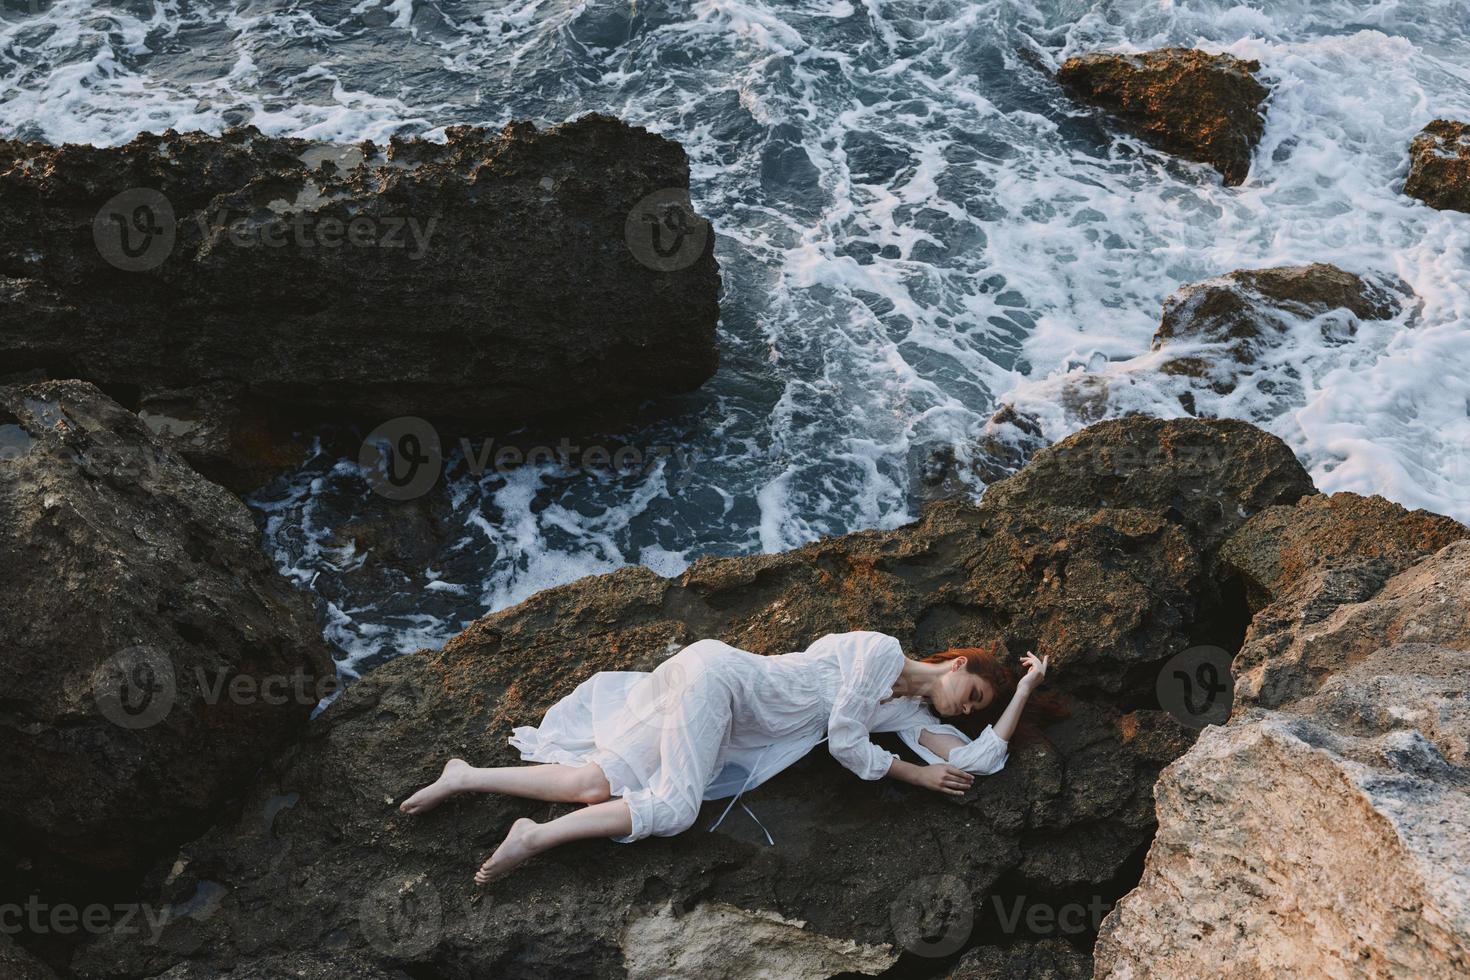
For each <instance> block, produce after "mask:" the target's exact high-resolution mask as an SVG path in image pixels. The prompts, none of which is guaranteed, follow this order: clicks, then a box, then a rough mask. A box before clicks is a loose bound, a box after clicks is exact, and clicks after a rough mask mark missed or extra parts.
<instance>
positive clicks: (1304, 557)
mask: <svg viewBox="0 0 1470 980" xmlns="http://www.w3.org/2000/svg"><path fill="white" fill-rule="evenodd" d="M1466 537H1470V529H1467V528H1466V527H1465V526H1464V525H1462V524H1460V523H1459V522H1458V521H1455V520H1452V519H1451V518H1448V517H1442V516H1440V515H1438V514H1430V513H1427V512H1425V511H1422V510H1416V511H1408V510H1405V509H1404V508H1403V507H1401V506H1399V505H1398V504H1395V503H1390V502H1389V501H1387V500H1384V499H1383V498H1382V497H1360V496H1358V495H1357V494H1353V493H1338V494H1333V495H1332V496H1330V497H1327V496H1316V497H1310V498H1307V499H1306V500H1303V501H1302V502H1301V503H1300V504H1298V505H1297V506H1295V507H1272V508H1270V509H1268V510H1265V511H1263V512H1261V513H1260V514H1257V515H1256V516H1255V517H1253V518H1252V519H1251V520H1250V521H1248V522H1247V523H1246V524H1245V525H1244V526H1242V527H1241V528H1240V530H1238V531H1237V532H1236V533H1235V534H1234V535H1232V536H1231V538H1230V540H1228V541H1227V542H1226V543H1225V545H1224V546H1223V547H1222V548H1221V552H1220V553H1221V562H1222V564H1223V565H1224V566H1225V568H1226V569H1228V570H1229V571H1231V572H1233V573H1235V574H1237V575H1239V576H1240V578H1241V579H1243V580H1244V582H1245V584H1246V592H1247V595H1248V596H1249V597H1250V598H1251V601H1252V605H1253V606H1254V607H1255V608H1256V609H1257V610H1258V611H1257V612H1256V615H1255V617H1254V619H1253V620H1252V621H1251V625H1250V628H1249V629H1248V630H1247V632H1246V638H1245V643H1244V645H1243V646H1242V648H1241V650H1240V653H1239V654H1238V655H1237V656H1236V658H1235V665H1234V671H1235V675H1236V680H1235V696H1236V700H1237V701H1238V702H1239V703H1241V704H1260V705H1263V706H1267V707H1272V706H1276V705H1279V704H1282V703H1284V702H1286V701H1289V700H1292V699H1294V698H1298V697H1301V696H1303V695H1305V694H1309V693H1310V692H1312V691H1314V690H1316V688H1317V686H1318V684H1319V683H1320V682H1321V680H1322V679H1323V678H1324V677H1326V676H1328V675H1330V674H1332V673H1334V672H1336V671H1337V670H1340V669H1342V668H1343V667H1345V666H1347V665H1348V664H1350V663H1352V662H1353V661H1354V660H1355V659H1357V658H1360V657H1364V656H1367V655H1368V654H1370V653H1372V652H1373V651H1374V650H1376V649H1378V648H1379V647H1380V646H1383V645H1385V644H1388V643H1394V642H1400V641H1403V642H1430V643H1446V644H1450V645H1453V644H1454V643H1455V641H1456V637H1457V636H1459V635H1461V634H1462V633H1464V635H1470V632H1467V631H1465V627H1464V624H1463V623H1462V622H1460V621H1459V620H1456V619H1454V618H1453V614H1454V613H1455V611H1456V610H1459V609H1461V608H1462V607H1463V606H1464V604H1465V601H1466V599H1465V597H1466V596H1467V595H1470V593H1467V592H1465V589H1466V588H1467V585H1466V583H1465V581H1464V580H1456V579H1449V580H1444V581H1437V580H1434V579H1427V578H1425V577H1424V576H1423V575H1422V574H1419V573H1416V572H1415V571H1409V572H1405V571H1404V570H1405V569H1409V568H1410V566H1413V565H1414V564H1415V562H1418V561H1420V560H1421V559H1423V558H1424V557H1426V556H1427V555H1431V554H1434V553H1435V552H1438V551H1439V550H1440V549H1441V548H1444V547H1445V546H1446V545H1449V544H1450V543H1452V542H1455V541H1458V540H1460V539H1462V538H1466ZM1453 565H1454V563H1453V561H1450V560H1448V559H1446V560H1445V561H1444V562H1442V563H1440V564H1438V565H1436V566H1434V567H1435V568H1436V569H1438V570H1441V571H1442V570H1444V569H1445V568H1449V567H1453ZM1464 571H1466V572H1470V564H1467V565H1466V567H1465V568H1464ZM1401 572H1402V573H1403V574H1399V573H1401ZM1394 576H1398V577H1397V578H1394ZM1390 579H1392V582H1391V583H1390ZM1385 583H1389V584H1387V585H1386V584H1385ZM1380 590H1381V591H1380ZM1457 595H1458V596H1459V598H1456V596H1457ZM1375 597H1376V598H1375ZM1369 599H1372V600H1373V601H1371V602H1368V601H1367V600H1369ZM1445 616H1450V617H1451V618H1450V619H1449V620H1448V621H1445V620H1444V617H1445Z"/></svg>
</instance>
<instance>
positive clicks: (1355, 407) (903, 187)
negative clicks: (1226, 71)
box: [0, 0, 1470, 675]
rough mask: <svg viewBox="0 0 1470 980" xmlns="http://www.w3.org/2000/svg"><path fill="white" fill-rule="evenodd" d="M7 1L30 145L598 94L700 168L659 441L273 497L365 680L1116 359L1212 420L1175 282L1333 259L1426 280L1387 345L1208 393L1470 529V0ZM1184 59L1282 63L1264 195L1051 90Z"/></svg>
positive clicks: (809, 495)
mask: <svg viewBox="0 0 1470 980" xmlns="http://www.w3.org/2000/svg"><path fill="white" fill-rule="evenodd" d="M0 2H3V8H0V77H3V85H0V132H3V133H4V134H5V135H6V136H10V137H24V138H30V139H42V140H47V141H52V142H91V143H97V144H116V143H121V142H126V141H127V140H129V139H130V138H132V137H133V136H134V135H135V134H136V133H138V132H140V131H145V130H161V129H164V128H169V127H172V128H175V129H179V130H189V129H201V130H206V131H212V132H213V131H219V130H221V129H223V128H225V127H227V126H230V125H233V124H239V123H247V122H248V123H253V124H254V125H256V126H258V127H260V128H261V129H262V130H265V131H266V132H268V133H274V134H288V135H296V136H305V137H310V138H317V139H324V140H341V141H355V140H360V139H364V138H371V139H375V140H382V139H384V138H386V137H387V136H390V135H392V134H395V133H398V134H419V135H425V136H428V137H430V138H434V137H437V136H440V135H442V131H443V128H444V127H446V126H449V125H455V124H460V123H475V124H481V125H487V126H492V127H499V126H501V125H503V124H505V123H506V122H508V121H510V120H512V119H523V118H528V119H531V120H533V121H535V122H537V123H538V124H552V123H556V122H560V121H563V120H567V119H571V118H575V117H577V116H579V115H581V114H582V113H585V112H589V111H601V112H609V113H612V114H615V115H618V116H621V117H622V118H624V119H626V120H628V121H630V122H632V123H634V124H637V125H642V126H646V127H647V128H649V129H650V130H653V131H655V132H658V133H662V134H664V135H666V136H668V137H670V138H672V139H676V140H678V141H679V142H680V143H681V144H683V146H684V147H685V148H686V149H687V151H688V152H689V155H690V157H691V161H692V198H693V200H694V202H695V204H696V206H697V207H698V209H699V210H700V212H701V213H702V214H704V215H706V216H708V217H709V218H710V219H711V221H712V222H713V226H714V229H715V232H716V234H717V245H716V254H717V256H718V258H719V261H720V265H721V267H722V270H723V276H724V287H725V292H724V297H723V301H722V320H721V325H720V333H719V342H720V345H721V351H722V358H723V362H722V367H721V369H720V372H719V374H718V375H717V376H716V377H715V378H714V379H712V380H711V381H710V382H709V383H708V384H707V385H706V386H705V387H704V388H703V389H702V390H701V391H699V392H696V393H693V394H690V395H686V396H680V397H678V398H674V399H670V400H668V401H667V402H664V403H661V405H660V406H659V407H658V409H657V410H656V411H653V412H650V413H649V418H648V419H646V420H645V421H643V422H641V423H640V424H638V425H637V426H636V427H633V428H630V429H629V430H628V431H625V432H622V433H619V434H618V437H619V439H620V440H621V441H622V442H625V443H627V444H628V445H630V446H634V447H639V448H641V449H642V450H643V451H644V455H643V456H642V457H640V459H641V460H642V462H641V464H640V465H637V466H632V467H627V468H625V469H623V470H612V471H609V470H606V469H593V470H584V469H575V468H574V469H566V468H563V467H561V466H559V465H557V464H556V463H554V462H543V463H538V464H533V465H527V466H524V467H521V468H518V469H515V470H512V471H509V472H495V471H492V472H486V473H482V474H480V475H478V476H477V475H475V474H474V473H472V472H470V467H468V465H467V464H466V463H465V461H464V460H463V459H459V460H455V461H452V462H451V465H450V467H449V469H448V471H447V474H446V476H445V478H444V479H443V480H441V481H440V483H439V484H438V485H437V486H436V487H435V488H434V489H433V490H432V491H431V492H430V494H429V496H428V497H427V498H424V499H422V500H419V501H416V502H413V503H411V504H393V503H391V502H388V501H385V500H383V499H382V498H381V497H380V496H378V495H375V494H374V493H373V491H372V490H371V488H370V486H369V484H368V482H367V480H366V479H365V475H364V473H363V471H362V469H361V467H360V466H359V464H358V462H357V459H356V457H355V456H345V457H344V456H341V455H338V454H335V453H331V452H326V451H318V452H317V453H315V454H314V455H313V456H312V458H311V459H309V460H308V461H307V462H306V463H305V464H304V465H303V466H302V467H301V468H300V470H299V471H297V472H295V473H293V474H290V475H288V476H287V477H286V478H283V479H282V480H280V481H278V482H277V483H275V484H273V485H271V486H269V487H266V488H264V489H263V490H262V491H261V492H259V493H258V494H257V495H256V496H255V497H254V498H253V500H252V505H253V506H254V507H255V509H256V511H257V513H258V514H259V516H260V518H261V521H262V523H263V525H264V527H265V532H266V534H265V542H266V547H267V548H268V549H269V551H270V553H271V554H272V556H273V557H274V559H275V561H276V562H277V564H278V565H279V567H280V568H281V570H282V571H283V572H284V573H285V574H287V575H289V576H291V577H293V578H294V579H296V580H297V581H299V582H300V583H301V584H302V586H303V587H305V588H309V589H311V590H312V591H313V592H314V593H315V594H316V595H317V597H318V598H319V602H320V609H321V615H322V623H323V628H324V630H325V633H326V635H327V637H328V638H329V639H330V640H331V641H332V642H333V643H335V644H336V645H337V646H338V647H339V648H340V651H341V655H342V657H343V667H344V670H345V672H347V673H348V674H349V675H352V674H355V673H358V672H360V671H361V670H363V669H366V668H367V667H368V666H370V665H371V664H373V663H375V662H377V661H380V660H382V659H383V658H385V657H390V656H394V655H396V654H399V653H403V652H406V651H410V650H413V649H417V648H419V647H422V646H433V645H437V644H440V643H443V642H444V641H445V640H447V639H448V638H449V637H450V636H452V635H453V634H454V633H455V632H457V631H458V630H459V629H460V628H461V627H462V626H463V625H464V624H465V623H466V622H468V621H470V620H472V619H474V618H475V617H477V616H479V615H481V614H483V613H484V612H487V611H490V610H494V609H499V608H503V607H505V606H507V605H509V604H512V603H514V602H517V601H519V600H520V599H522V598H524V597H525V596H527V595H529V594H530V593H532V592H534V591H537V590H539V589H543V588H546V587H548V586H551V585H555V584H558V583H561V582H566V581H569V580H571V579H574V578H577V577H580V576H582V575H587V574H592V573H597V572H603V571H608V570H611V569H615V568H618V567H622V566H624V565H627V564H633V563H641V564H644V565H647V566H649V567H650V568H653V569H654V570H655V571H658V572H661V573H665V574H672V573H675V572H678V571H679V570H681V569H682V568H683V567H685V566H686V565H687V564H688V563H689V562H690V561H692V560H693V559H694V558H697V557H699V556H702V555H730V554H740V553H749V552H755V551H775V550H782V549H787V548H792V547H795V546H797V545H800V544H802V543H804V542H807V541H811V540H813V539H816V538H818V537H821V536H824V535H830V534H839V533H842V532H845V531H850V530H855V529H860V528H872V527H893V526H896V525H899V524H902V523H905V522H906V521H909V520H911V519H913V518H914V517H915V516H917V513H918V508H919V507H920V506H921V503H922V496H923V495H922V488H921V481H920V474H921V473H922V471H923V468H924V462H925V460H926V459H928V458H929V457H930V455H931V453H933V452H934V451H935V450H940V449H945V448H949V449H950V450H951V451H952V452H953V453H954V454H955V455H956V456H957V457H958V458H959V460H960V461H961V463H962V464H963V463H965V462H968V461H969V459H970V458H971V456H972V454H973V449H972V447H973V445H974V443H975V440H976V438H977V437H978V436H979V435H980V434H981V433H982V432H983V431H984V429H985V424H986V421H987V420H988V419H989V417H990V415H991V414H992V413H993V411H994V410H995V408H996V407H997V405H999V404H1001V403H1003V402H1010V403H1014V404H1016V405H1018V406H1019V407H1022V408H1024V409H1026V410H1027V411H1030V412H1033V413H1035V414H1036V415H1037V416H1038V417H1039V418H1040V419H1041V420H1042V423H1043V425H1044V427H1045V431H1046V435H1047V437H1048V438H1053V439H1054V438H1060V437H1061V436H1063V435H1066V434H1067V433H1068V432H1071V431H1074V430H1075V429H1077V428H1079V427H1081V426H1082V425H1083V424H1084V423H1085V420H1084V419H1083V418H1081V417H1079V416H1078V414H1077V413H1076V412H1075V411H1071V410H1068V409H1067V408H1065V407H1064V405H1063V400H1062V399H1061V398H1060V394H1061V392H1062V391H1063V390H1064V389H1065V388H1066V386H1067V384H1068V381H1069V379H1070V380H1072V381H1075V380H1076V379H1077V378H1078V377H1080V376H1081V375H1082V374H1083V373H1091V374H1093V375H1097V376H1099V377H1101V378H1102V379H1104V380H1105V382H1106V383H1107V385H1108V390H1109V398H1108V400H1107V404H1106V408H1107V411H1108V412H1109V413H1110V414H1117V413H1119V412H1125V411H1147V412H1151V413H1154V414H1159V415H1165V416H1178V415H1181V414H1182V412H1183V410H1182V409H1181V408H1180V405H1179V401H1178V399H1177V397H1176V396H1177V394H1178V391H1177V389H1176V388H1175V387H1174V386H1175V385H1176V382H1173V381H1171V380H1169V379H1167V378H1165V377H1164V376H1162V375H1161V374H1159V372H1158V371H1157V370H1156V368H1157V365H1158V362H1159V356H1158V355H1156V354H1150V353H1149V350H1148V348H1149V342H1150V339H1151V337H1152V334H1153V332H1154V330H1155V328H1156V327H1157V324H1158V320H1159V315H1160V308H1161V304H1162V303H1163V301H1164V299H1165V297H1166V296H1168V295H1169V294H1170V293H1171V292H1172V291H1173V290H1175V289H1176V288H1177V287H1178V286H1179V285H1181V284H1183V283H1187V282H1192V281H1197V280H1200V279H1205V278H1209V277H1211V276H1215V275H1219V274H1221V273H1224V272H1228V271H1230V270H1233V269H1237V268H1251V267H1265V266H1271V265H1280V264H1297V263H1305V262H1312V261H1329V262H1333V263H1336V264H1338V265H1340V266H1342V267H1344V268H1346V269H1349V270H1351V271H1354V272H1359V273H1369V274H1374V275H1385V276H1396V277H1398V278H1400V279H1402V280H1403V281H1404V282H1406V283H1407V284H1408V285H1409V286H1410V287H1412V289H1413V290H1414V292H1415V293H1416V294H1417V297H1418V299H1417V301H1416V302H1415V303H1414V304H1411V305H1410V307H1409V308H1407V309H1406V310H1405V312H1404V313H1403V314H1402V315H1401V316H1399V317H1398V318H1396V319H1394V320H1391V321H1383V322H1376V323H1368V324H1361V325H1348V326H1352V327H1354V329H1352V330H1329V329H1324V325H1323V324H1320V323H1316V322H1307V321H1304V322H1301V323H1294V324H1293V325H1292V326H1291V328H1290V330H1289V332H1288V335H1287V338H1286V341H1285V342H1284V343H1283V344H1282V345H1280V347H1279V348H1277V349H1276V350H1275V351H1274V352H1273V353H1272V354H1271V355H1270V356H1269V357H1268V358H1266V360H1265V362H1264V370H1263V371H1262V372H1261V373H1260V374H1259V375H1258V376H1257V377H1256V379H1255V381H1254V382H1253V383H1252V384H1250V385H1248V386H1244V387H1242V388H1240V389H1239V390H1237V391H1234V392H1232V393H1229V394H1226V395H1218V394H1214V393H1208V392H1201V393H1199V395H1198V401H1197V404H1198V406H1199V409H1200V410H1202V411H1205V412H1207V413H1209V414H1216V415H1225V416H1232V417H1237V418H1244V419H1249V420H1251V421H1253V422H1256V423H1257V424H1260V425H1262V426H1264V427H1266V428H1268V429H1270V430H1271V431H1273V432H1275V433H1277V434H1278V435H1280V436H1281V437H1282V438H1284V439H1285V440H1286V441H1287V442H1288V443H1289V444H1291V446H1292V447H1293V448H1294V449H1295V450H1296V451H1297V453H1298V454H1299V455H1300V456H1301V458H1302V459H1303V460H1304V461H1305V462H1306V464H1307V465H1308V467H1309V469H1310V470H1311V473H1312V476H1313V478H1314V479H1315V480H1316V482H1317V484H1318V486H1319V487H1321V488H1322V489H1324V490H1328V491H1336V490H1352V491H1357V492H1360V493H1381V494H1383V495H1384V496H1386V497H1389V498H1391V499H1393V500H1397V501H1399V502H1401V503H1403V504H1404V505H1406V506H1409V507H1425V508H1430V509H1433V510H1436V511H1440V512H1444V513H1449V514H1452V515H1455V516H1457V517H1459V518H1461V519H1462V520H1464V519H1470V329H1467V328H1470V214H1456V213H1445V212H1439V211H1435V210H1433V209H1430V208H1428V207H1425V206H1423V205H1421V204H1419V203H1418V202H1416V201H1413V200H1411V199H1409V198H1407V197H1405V196H1403V195H1402V194H1401V193H1400V188H1401V187H1402V183H1403V179H1404V176H1405V174H1406V171H1407V145H1408V142H1409V140H1410V139H1411V138H1412V136H1413V135H1414V134H1415V133H1416V132H1417V131H1418V130H1419V129H1420V128H1421V127H1422V126H1423V125H1424V124H1425V123H1427V122H1428V121H1429V120H1431V119H1433V118H1435V117H1437V116H1452V117H1459V118H1462V119H1470V6H1467V5H1466V4H1465V3H1464V0H1382V2H1367V0H1270V2H1259V0H1258V2H1252V3H1231V2H1208V0H1116V2H1080V0H1064V2H1058V0H1035V2H1017V0H936V2H907V0H905V2H890V0H866V2H862V3H856V2H851V0H801V2H797V0H780V2H759V0H703V2H655V3H644V2H633V3H627V2H619V3H613V2H604V0H597V2H588V3H573V2H568V0H510V2H431V0H391V2H387V3H383V2H381V0H360V2H357V0H239V2H233V3H227V2H214V3H204V2H193V0H169V2H141V0H127V2H106V0H54V2H48V0H0ZM1164 44H1177V45H1189V46H1199V47H1202V48H1204V49H1206V50H1209V51H1225V52H1229V53H1232V54H1235V55H1238V56H1241V57H1248V58H1255V59H1258V60H1259V61H1260V62H1261V64H1262V66H1263V68H1262V75H1263V77H1264V79H1265V80H1267V81H1268V82H1269V83H1270V84H1271V86H1272V89H1273V95H1272V97H1271V101H1270V105H1269V112H1268V117H1267V126H1266V133H1265V138H1264V140H1263V141H1262V144H1261V146H1260V148H1259V150H1258V152H1257V155H1256V158H1255V163H1254V166H1253V168H1252V171H1251V175H1250V179H1249V180H1248V181H1247V182H1246V183H1245V184H1244V185H1243V186H1241V187H1236V188H1226V187H1223V186H1222V185H1221V182H1220V180H1219V178H1218V176H1217V175H1216V174H1215V173H1214V172H1213V171H1212V170H1209V169H1207V168H1205V167H1202V166H1198V165H1194V164H1189V163H1184V162H1181V161H1178V160H1175V159H1172V158H1170V157H1168V156H1167V155H1165V154H1162V153H1159V152H1156V151H1154V150H1152V149H1150V148H1148V147H1147V146H1145V145H1143V144H1141V143H1140V142H1139V141H1137V140H1135V139H1132V138H1130V137H1127V136H1125V135H1123V134H1122V133H1120V132H1119V131H1117V130H1115V129H1114V128H1112V127H1110V126H1109V125H1107V124H1106V123H1105V122H1103V121H1100V120H1099V119H1098V118H1097V117H1096V116H1095V115H1094V114H1093V113H1092V112H1090V111H1088V110H1085V109H1082V108H1079V107H1078V106H1075V105H1073V104H1072V103H1070V102H1069V101H1068V100H1067V99H1066V98H1065V97H1064V96H1063V95H1062V94H1061V92H1060V91H1059V90H1058V89H1057V87H1056V86H1055V85H1054V83H1053V82H1052V81H1051V79H1050V72H1051V71H1052V70H1053V69H1054V68H1055V67H1056V66H1057V65H1059V64H1060V62H1061V60H1062V59H1063V58H1065V57H1067V56H1068V55H1070V54H1073V53H1077V52H1082V51H1088V50H1094V49H1120V50H1143V49H1147V48H1151V47H1157V46H1160V45H1164ZM651 447H666V448H674V449H675V450H676V452H675V453H674V454H673V455H663V456H660V455H658V454H657V453H653V452H650V451H649V450H650V449H651ZM962 468H963V467H962ZM966 489H967V492H970V493H973V494H976V495H979V494H980V493H982V492H983V489H984V488H983V485H982V484H981V483H980V482H979V480H978V479H971V480H970V483H969V485H968V487H967V488H966ZM395 508H397V509H396V510H395ZM363 526H366V527H368V528H369V529H370V530H371V529H373V528H377V529H378V530H376V531H373V532H372V533H370V534H354V533H353V529H354V527H363ZM384 526H387V527H390V528H393V529H395V530H392V531H390V532H386V533H385V532H383V531H382V530H381V528H382V527H384ZM354 542H355V543H354Z"/></svg>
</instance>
